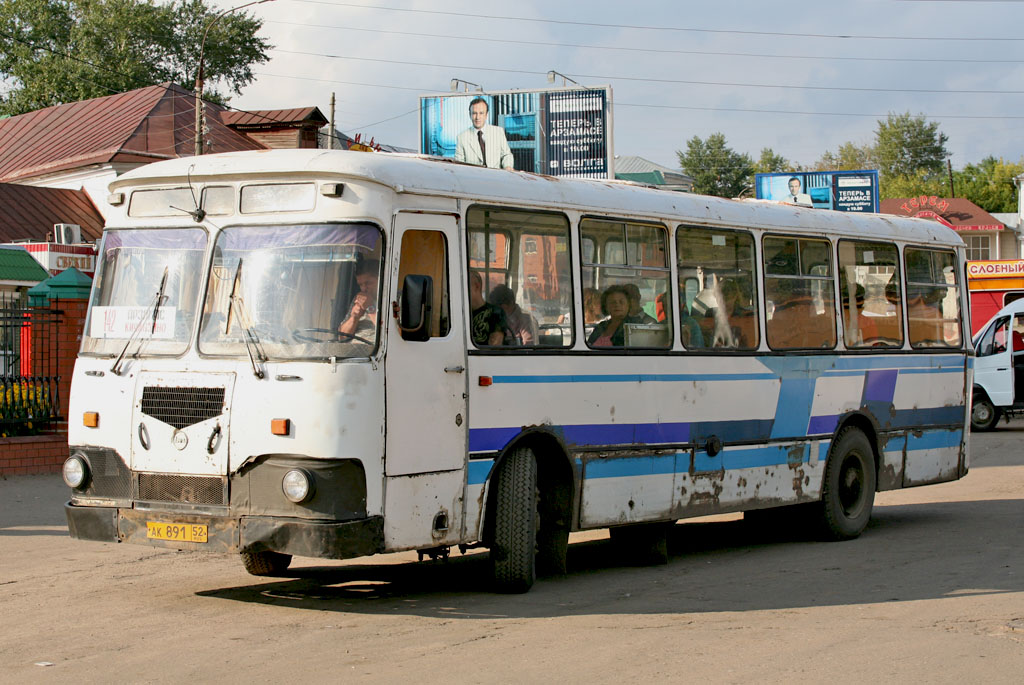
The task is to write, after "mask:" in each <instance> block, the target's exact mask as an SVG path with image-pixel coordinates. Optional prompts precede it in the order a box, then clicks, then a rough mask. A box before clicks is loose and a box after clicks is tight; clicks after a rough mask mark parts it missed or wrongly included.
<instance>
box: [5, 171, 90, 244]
mask: <svg viewBox="0 0 1024 685" xmlns="http://www.w3.org/2000/svg"><path fill="white" fill-rule="evenodd" d="M54 224H78V225H79V226H81V227H82V239H83V240H96V239H98V238H99V237H100V233H102V232H103V216H102V215H101V214H100V213H99V210H97V209H96V206H95V205H94V204H93V203H92V200H90V199H89V195H88V194H87V193H86V192H85V191H82V190H69V189H66V188H38V187H35V186H23V185H16V184H14V183H0V243H3V242H11V241H13V240H25V239H31V240H38V241H43V240H46V234H47V233H48V232H50V231H53V225H54Z"/></svg>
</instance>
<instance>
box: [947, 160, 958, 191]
mask: <svg viewBox="0 0 1024 685" xmlns="http://www.w3.org/2000/svg"><path fill="white" fill-rule="evenodd" d="M946 171H947V172H949V196H950V197H956V192H955V191H954V189H953V162H951V161H949V158H948V157H947V158H946Z"/></svg>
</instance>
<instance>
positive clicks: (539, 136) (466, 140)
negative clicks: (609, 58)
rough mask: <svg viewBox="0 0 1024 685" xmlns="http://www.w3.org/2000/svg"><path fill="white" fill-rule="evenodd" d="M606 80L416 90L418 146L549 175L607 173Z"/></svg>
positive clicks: (609, 161) (490, 164) (430, 151)
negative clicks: (448, 91)
mask: <svg viewBox="0 0 1024 685" xmlns="http://www.w3.org/2000/svg"><path fill="white" fill-rule="evenodd" d="M611 104H612V93H611V88H610V87H609V86H601V87H596V88H553V89H547V90H513V91H497V92H490V93H482V92H481V93H456V94H452V95H421V96H420V152H422V153H423V154H427V155H435V156H438V157H449V158H452V159H455V160H457V161H460V162H466V163H468V164H478V165H481V166H488V167H493V168H505V169H518V170H520V171H532V172H535V173H540V174H548V175H551V176H568V177H575V178H611V177H613V175H614V170H613V169H612V159H613V152H612V139H611Z"/></svg>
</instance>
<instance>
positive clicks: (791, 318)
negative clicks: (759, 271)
mask: <svg viewBox="0 0 1024 685" xmlns="http://www.w3.org/2000/svg"><path fill="white" fill-rule="evenodd" d="M831 262H832V260H831V247H830V244H829V242H828V241H827V240H817V239H808V238H795V237H780V236H771V237H765V239H764V274H765V275H764V292H765V298H766V299H767V300H768V302H769V305H770V306H768V308H767V310H766V311H769V312H771V314H770V316H769V317H768V321H767V327H766V336H767V338H768V345H769V346H770V347H771V348H772V349H775V350H788V349H831V348H833V347H835V345H836V309H835V296H834V294H833V290H832V289H833V287H834V286H833V280H832V263H831Z"/></svg>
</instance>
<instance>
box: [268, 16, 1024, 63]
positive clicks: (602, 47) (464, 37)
mask: <svg viewBox="0 0 1024 685" xmlns="http://www.w3.org/2000/svg"><path fill="white" fill-rule="evenodd" d="M265 23H267V24H284V25H286V26H304V27H307V28H318V29H339V30H342V31H361V32H365V33H381V34H389V35H395V36H412V37H418V38H441V39H444V40H458V41H477V42H481V43H506V44H509V45H530V46H542V47H551V48H578V49H585V50H617V51H620V52H646V53H651V54H659V55H704V56H708V57H754V58H757V59H799V60H815V61H822V60H826V61H849V62H911V63H952V64H1024V60H1020V59H962V58H949V57H937V58H932V57H840V56H837V55H778V54H768V53H757V52H715V51H709V50H669V49H661V48H634V47H625V46H621V45H590V44H586V43H553V42H550V41H539V40H513V39H511V38H479V37H476V36H467V35H459V36H456V35H450V34H441V33H417V32H413V31H393V30H391V29H369V28H363V27H357V26H334V25H330V24H305V23H302V22H297V21H277V20H272V19H267V20H266V21H265Z"/></svg>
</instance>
